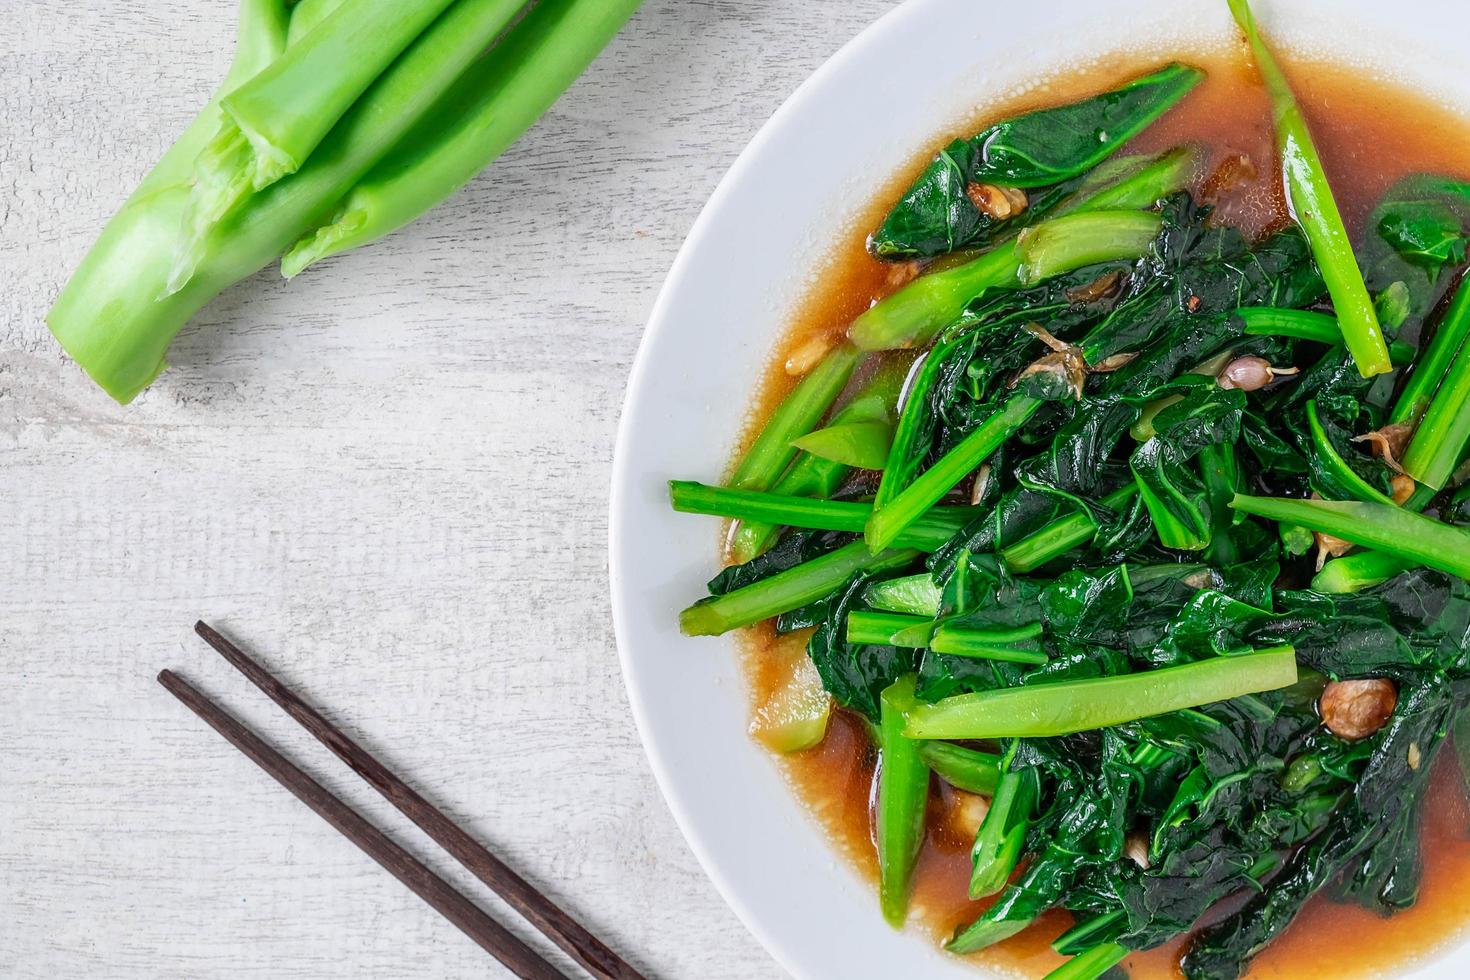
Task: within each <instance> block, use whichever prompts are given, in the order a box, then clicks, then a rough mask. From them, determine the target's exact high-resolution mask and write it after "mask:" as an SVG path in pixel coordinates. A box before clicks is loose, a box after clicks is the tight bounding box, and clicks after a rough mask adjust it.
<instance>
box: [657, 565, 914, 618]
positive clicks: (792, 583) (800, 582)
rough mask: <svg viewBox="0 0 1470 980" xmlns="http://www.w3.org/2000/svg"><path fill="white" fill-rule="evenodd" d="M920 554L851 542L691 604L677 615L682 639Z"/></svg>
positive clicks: (765, 613) (804, 599) (777, 611)
mask: <svg viewBox="0 0 1470 980" xmlns="http://www.w3.org/2000/svg"><path fill="white" fill-rule="evenodd" d="M919 554H920V553H919V552H918V551H911V550H908V549H896V550H892V551H885V552H882V553H881V554H876V555H875V554H873V553H872V552H870V551H869V550H868V548H867V546H866V545H865V544H864V543H863V542H862V541H854V542H852V543H851V544H848V545H844V546H843V547H841V548H838V549H837V550H836V551H832V552H829V553H827V554H825V555H822V556H821V557H820V558H813V559H812V560H811V561H808V562H803V563H802V564H800V565H797V566H796V567H795V568H788V569H787V570H786V571H784V572H777V573H776V574H775V575H772V576H771V577H770V578H764V579H761V580H760V581H759V582H753V583H751V584H750V585H747V586H745V587H744V588H743V589H736V590H735V591H733V592H727V593H725V594H724V595H722V596H715V597H713V598H709V599H704V600H702V601H700V602H696V603H695V604H694V605H692V606H690V607H689V608H688V609H685V610H684V611H683V612H681V613H680V614H679V629H680V630H681V631H682V632H683V633H684V635H685V636H718V635H719V634H721V633H728V632H729V631H730V630H733V629H738V628H740V627H741V626H749V625H750V624H751V623H758V622H760V621H761V620H763V619H770V618H771V617H772V616H779V615H781V614H782V613H784V612H790V611H791V610H793V609H800V608H801V607H802V606H804V605H806V604H807V603H810V602H815V601H817V600H818V599H822V598H825V597H826V596H827V595H829V594H830V593H832V592H834V591H835V590H836V589H838V588H839V587H840V586H841V585H842V583H844V582H846V581H847V580H848V579H849V578H851V577H852V576H853V575H855V574H856V573H858V572H863V571H870V572H883V571H889V570H892V569H897V568H902V567H903V566H905V565H907V564H909V563H910V562H912V561H913V560H914V559H915V558H917V557H919Z"/></svg>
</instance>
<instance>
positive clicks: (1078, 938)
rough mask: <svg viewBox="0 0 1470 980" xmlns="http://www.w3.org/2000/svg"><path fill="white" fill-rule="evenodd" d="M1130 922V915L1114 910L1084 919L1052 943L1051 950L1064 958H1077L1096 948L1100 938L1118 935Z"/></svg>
mask: <svg viewBox="0 0 1470 980" xmlns="http://www.w3.org/2000/svg"><path fill="white" fill-rule="evenodd" d="M1127 922H1128V913H1127V912H1125V911H1124V910H1123V909H1113V910H1112V911H1111V912H1103V913H1101V914H1099V915H1094V916H1093V917H1092V918H1090V919H1084V920H1083V921H1081V922H1079V923H1077V924H1076V925H1075V926H1073V927H1072V928H1070V929H1068V930H1067V931H1066V932H1064V933H1062V934H1061V935H1060V936H1058V937H1057V938H1055V939H1053V940H1052V941H1051V948H1052V949H1054V950H1056V951H1057V952H1058V953H1061V954H1062V955H1063V956H1076V955H1077V954H1078V953H1085V952H1087V950H1088V949H1090V948H1092V947H1093V946H1095V945H1096V944H1097V942H1098V940H1099V939H1100V938H1106V939H1111V938H1112V937H1113V936H1116V935H1118V934H1119V933H1120V932H1121V931H1122V929H1121V928H1120V927H1121V926H1124V925H1126V924H1127Z"/></svg>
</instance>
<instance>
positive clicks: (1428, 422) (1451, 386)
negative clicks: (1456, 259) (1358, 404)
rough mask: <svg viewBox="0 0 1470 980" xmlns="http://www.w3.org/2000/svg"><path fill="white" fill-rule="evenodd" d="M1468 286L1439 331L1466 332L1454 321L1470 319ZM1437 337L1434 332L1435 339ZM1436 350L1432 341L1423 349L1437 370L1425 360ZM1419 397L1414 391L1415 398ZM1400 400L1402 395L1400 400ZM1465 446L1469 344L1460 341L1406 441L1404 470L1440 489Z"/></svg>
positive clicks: (1469, 423)
mask: <svg viewBox="0 0 1470 980" xmlns="http://www.w3.org/2000/svg"><path fill="white" fill-rule="evenodd" d="M1467 289H1470V287H1466V286H1464V285H1461V287H1460V289H1459V291H1458V292H1457V293H1456V294H1455V299H1454V302H1453V304H1452V305H1451V307H1450V311H1449V313H1448V314H1446V316H1445V322H1444V323H1442V324H1441V325H1440V332H1441V333H1446V332H1448V333H1459V334H1463V333H1464V332H1465V329H1466V328H1465V326H1464V325H1458V326H1457V325H1456V324H1455V323H1454V322H1453V321H1454V320H1455V319H1456V318H1458V319H1460V320H1470V299H1467V297H1466V293H1467ZM1438 339H1439V334H1438V333H1437V334H1436V335H1435V340H1438ZM1448 343H1449V342H1448V341H1447V342H1446V346H1448ZM1438 353H1439V352H1437V351H1435V350H1434V349H1433V344H1431V349H1430V350H1429V351H1426V352H1425V357H1426V362H1425V364H1424V365H1423V366H1424V367H1428V368H1429V369H1430V370H1435V369H1437V368H1436V366H1435V365H1431V364H1429V363H1428V360H1427V359H1428V358H1429V357H1430V356H1431V355H1435V354H1438ZM1426 373H1428V372H1426ZM1413 377H1417V374H1416V375H1415V376H1413ZM1413 377H1411V378H1410V381H1412V380H1413ZM1418 397H1419V396H1418V395H1417V394H1416V395H1415V398H1416V399H1417V398H1418ZM1403 401H1404V399H1403V398H1402V397H1401V398H1400V402H1403ZM1467 446H1470V343H1461V344H1460V346H1459V349H1458V350H1456V351H1455V352H1454V354H1453V356H1451V357H1450V358H1449V360H1448V362H1447V363H1446V364H1445V367H1444V369H1443V380H1442V381H1441V382H1440V384H1439V386H1438V387H1437V388H1436V389H1435V391H1434V393H1433V395H1432V396H1431V397H1430V399H1429V404H1428V406H1427V407H1426V408H1425V409H1424V410H1423V415H1422V416H1421V417H1420V418H1419V424H1418V427H1417V428H1415V429H1414V436H1413V438H1412V439H1410V440H1409V448H1408V449H1407V450H1406V451H1405V452H1404V458H1403V467H1404V472H1405V473H1407V474H1409V475H1410V476H1412V477H1413V478H1414V479H1415V480H1417V481H1419V482H1420V483H1422V484H1425V485H1427V486H1429V487H1431V488H1432V489H1434V490H1442V489H1444V486H1445V484H1446V483H1447V482H1449V479H1450V476H1451V475H1452V474H1453V473H1454V472H1455V469H1456V468H1457V467H1458V466H1459V465H1460V461H1461V460H1462V459H1464V458H1465V449H1466V447H1467Z"/></svg>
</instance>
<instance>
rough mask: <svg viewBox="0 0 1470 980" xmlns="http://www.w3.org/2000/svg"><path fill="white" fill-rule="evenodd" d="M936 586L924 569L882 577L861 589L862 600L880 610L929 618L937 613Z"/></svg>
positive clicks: (937, 593) (937, 587) (938, 597)
mask: <svg viewBox="0 0 1470 980" xmlns="http://www.w3.org/2000/svg"><path fill="white" fill-rule="evenodd" d="M939 599H940V589H939V586H937V585H935V584H934V576H932V575H930V574H929V573H928V572H920V573H919V574H918V575H906V576H904V577H902V578H889V579H883V580H882V581H881V582H874V583H872V584H871V585H869V586H868V587H867V588H866V589H864V590H863V602H865V603H867V604H868V605H870V606H872V607H873V608H874V609H881V610H883V611H884V612H895V613H908V614H910V615H913V616H922V617H924V618H925V619H933V618H934V617H935V616H937V615H939Z"/></svg>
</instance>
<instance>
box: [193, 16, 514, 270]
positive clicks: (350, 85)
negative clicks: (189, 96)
mask: <svg viewBox="0 0 1470 980" xmlns="http://www.w3.org/2000/svg"><path fill="white" fill-rule="evenodd" d="M453 2H454V0H398V2H395V3H381V2H378V0H344V2H343V3H342V5H341V6H339V7H338V8H337V9H335V10H333V11H332V12H331V13H330V14H328V15H327V16H326V17H324V18H323V19H322V21H321V23H319V24H317V26H316V27H315V28H313V29H312V30H311V31H309V32H308V33H307V34H306V35H305V36H303V37H302V38H301V40H300V41H299V43H297V44H295V45H294V46H292V47H290V48H288V49H287V50H286V51H285V52H284V53H283V54H282V55H281V56H280V57H279V58H277V59H276V60H275V61H272V62H271V63H270V64H269V65H267V66H266V67H265V68H264V69H262V70H261V71H260V72H259V73H258V74H256V75H255V76H254V77H252V78H251V79H249V80H248V81H246V82H245V83H244V84H242V85H241V86H240V87H239V88H237V89H235V90H234V91H233V92H230V93H229V94H228V95H226V96H225V97H224V98H223V99H221V100H220V109H221V110H222V116H221V120H220V125H219V129H218V131H217V132H216V133H215V135H214V137H213V138H212V139H211V140H210V141H209V144H208V145H207V146H206V147H205V148H204V150H203V152H201V153H200V154H199V158H198V160H197V161H196V162H195V167H194V189H193V191H192V192H191V194H190V202H189V205H188V208H187V209H186V212H185V225H186V229H185V236H184V246H183V248H182V249H181V251H180V254H179V256H178V260H177V262H176V264H175V267H174V269H173V271H172V273H171V275H170V278H169V287H168V288H169V290H170V291H177V290H179V289H182V288H183V287H184V284H185V283H187V282H188V280H189V277H190V276H191V275H193V273H194V270H195V269H196V268H197V267H198V265H199V262H200V261H201V260H202V258H203V251H204V241H205V239H206V237H207V236H208V235H209V233H210V230H211V229H212V228H213V227H214V226H215V225H216V224H218V223H219V222H220V220H221V219H223V218H224V216H225V215H227V214H228V213H229V212H230V211H232V210H233V209H235V208H236V207H238V206H239V205H240V203H241V202H242V201H244V200H245V199H246V198H247V197H248V196H249V195H250V194H252V193H255V192H257V191H260V190H263V189H264V188H266V187H269V186H270V185H271V184H273V183H275V182H276V181H278V180H280V179H281V178H282V177H284V176H286V175H287V174H292V173H295V172H296V171H297V170H299V169H301V167H302V165H303V164H304V163H305V162H306V159H307V157H309V156H310V155H311V154H312V152H314V151H315V150H316V148H317V147H318V146H320V145H321V142H322V140H324V139H325V138H326V136H327V134H328V133H329V132H331V131H332V128H333V127H334V126H336V125H337V122H338V121H339V120H340V119H341V118H342V117H343V116H345V115H346V114H347V112H348V110H349V109H351V108H352V106H353V104H354V103H355V102H357V100H358V99H359V98H360V97H361V96H362V94H363V92H365V91H367V89H368V87H369V86H370V85H372V84H373V82H374V81H375V80H376V79H377V78H378V76H379V75H381V74H382V73H383V72H384V71H385V70H386V69H387V68H388V66H389V65H390V64H392V62H393V61H394V59H396V58H397V57H398V56H399V55H400V54H402V53H403V52H404V51H405V50H406V49H407V48H408V46H409V45H410V44H412V43H413V42H414V40H415V39H416V38H418V37H419V35H420V34H422V33H423V31H424V30H425V29H426V28H427V27H428V26H429V24H431V23H432V22H433V21H434V19H435V18H437V17H438V16H439V15H440V14H442V13H443V12H444V11H445V9H446V8H448V7H449V6H450V5H451V4H452V3H453ZM498 7H499V12H498V14H497V20H498V27H497V28H496V32H497V33H498V32H499V30H501V29H503V28H504V27H505V25H506V24H507V23H509V22H510V19H511V18H512V17H514V16H515V14H516V12H517V11H518V10H519V9H520V7H521V3H519V2H518V0H499V4H498ZM492 36H493V35H492Z"/></svg>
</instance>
